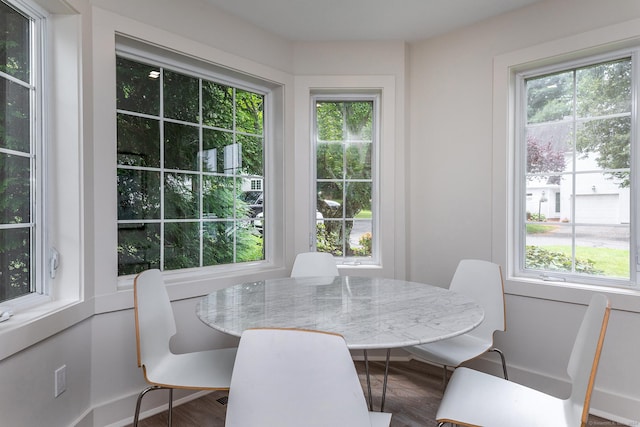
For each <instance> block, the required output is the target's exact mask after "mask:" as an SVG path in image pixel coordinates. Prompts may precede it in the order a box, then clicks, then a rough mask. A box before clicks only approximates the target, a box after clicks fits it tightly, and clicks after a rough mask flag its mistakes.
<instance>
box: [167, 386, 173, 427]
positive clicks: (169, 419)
mask: <svg viewBox="0 0 640 427" xmlns="http://www.w3.org/2000/svg"><path fill="white" fill-rule="evenodd" d="M172 418H173V389H172V388H170V389H169V414H168V420H167V426H168V427H171V425H172V424H173V420H172Z"/></svg>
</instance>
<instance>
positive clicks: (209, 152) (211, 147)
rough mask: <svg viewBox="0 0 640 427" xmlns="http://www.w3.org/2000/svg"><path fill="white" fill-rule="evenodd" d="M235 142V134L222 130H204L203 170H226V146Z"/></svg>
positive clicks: (221, 171)
mask: <svg viewBox="0 0 640 427" xmlns="http://www.w3.org/2000/svg"><path fill="white" fill-rule="evenodd" d="M232 144H233V134H232V133H231V132H224V131H220V130H211V129H203V130H202V149H203V153H202V170H203V171H205V172H219V173H223V172H224V153H225V147H227V146H230V145H232Z"/></svg>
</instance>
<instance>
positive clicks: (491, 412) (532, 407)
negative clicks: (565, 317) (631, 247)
mask: <svg viewBox="0 0 640 427" xmlns="http://www.w3.org/2000/svg"><path fill="white" fill-rule="evenodd" d="M610 310H611V309H610V306H609V301H608V300H607V298H606V297H605V296H604V295H600V294H596V295H594V296H593V297H592V298H591V302H590V304H589V307H588V308H587V311H586V313H585V315H584V318H583V320H582V324H581V325H580V329H579V330H578V334H577V337H576V340H575V342H574V345H573V349H572V351H571V356H570V358H569V363H568V368H567V373H568V374H569V379H570V382H571V393H570V395H569V397H568V398H566V399H562V398H558V397H555V396H551V395H549V394H546V393H542V392H540V391H538V390H535V389H532V388H529V387H526V386H524V385H520V384H517V383H515V382H512V381H506V380H503V379H502V378H499V377H496V376H493V375H489V374H486V373H483V372H479V371H474V370H472V369H469V368H458V369H456V370H455V372H454V373H453V375H452V376H451V380H450V381H449V384H448V386H447V389H446V391H445V393H444V396H443V398H442V401H441V403H440V407H439V408H438V412H437V413H436V420H437V422H438V425H439V426H443V425H444V424H446V423H450V424H458V425H465V426H491V427H513V426H518V427H546V426H556V427H578V426H583V427H584V426H586V425H587V419H588V416H589V404H590V399H591V392H592V390H593V385H594V382H595V378H596V372H597V369H598V362H599V360H600V353H601V351H602V345H603V342H604V337H605V333H606V330H607V323H608V320H609V313H610Z"/></svg>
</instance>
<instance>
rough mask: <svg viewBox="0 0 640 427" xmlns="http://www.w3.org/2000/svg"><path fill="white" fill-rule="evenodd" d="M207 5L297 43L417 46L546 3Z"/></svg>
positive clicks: (376, 0) (234, 0) (238, 0)
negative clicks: (399, 42)
mask: <svg viewBox="0 0 640 427" xmlns="http://www.w3.org/2000/svg"><path fill="white" fill-rule="evenodd" d="M206 1H208V2H209V3H211V4H213V5H215V6H217V7H219V8H220V9H222V10H224V11H226V12H228V13H230V14H232V15H235V16H237V17H240V18H242V19H243V20H245V21H248V22H251V23H253V24H254V25H256V26H258V27H260V28H263V29H265V30H267V31H269V32H272V33H275V34H278V35H280V36H282V37H284V38H287V39H289V40H293V41H347V40H405V41H415V40H421V39H426V38H429V37H432V36H435V35H438V34H442V33H446V32H448V31H451V30H453V29H456V28H460V27H463V26H466V25H469V24H472V23H474V22H477V21H481V20H483V19H486V18H489V17H491V16H495V15H499V14H501V13H505V12H508V11H511V10H514V9H518V8H520V7H523V6H526V5H529V4H532V3H536V2H539V1H541V0H206Z"/></svg>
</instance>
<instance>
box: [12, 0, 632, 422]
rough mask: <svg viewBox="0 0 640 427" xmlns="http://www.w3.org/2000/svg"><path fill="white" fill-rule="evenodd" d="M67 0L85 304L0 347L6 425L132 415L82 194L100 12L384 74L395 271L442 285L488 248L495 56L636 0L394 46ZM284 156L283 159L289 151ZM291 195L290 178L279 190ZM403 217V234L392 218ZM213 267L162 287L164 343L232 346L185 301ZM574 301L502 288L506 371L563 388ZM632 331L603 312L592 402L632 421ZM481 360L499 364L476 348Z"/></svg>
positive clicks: (236, 46) (101, 41)
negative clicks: (390, 95)
mask: <svg viewBox="0 0 640 427" xmlns="http://www.w3.org/2000/svg"><path fill="white" fill-rule="evenodd" d="M48 1H57V0H48ZM71 2H72V3H77V6H78V8H79V10H80V12H81V13H82V16H83V47H84V49H83V52H82V56H83V69H82V73H83V76H84V80H85V86H84V94H83V96H84V99H85V103H86V106H85V108H86V110H85V112H84V122H83V127H84V129H85V140H84V150H85V151H84V156H85V157H84V159H85V161H86V162H87V165H86V172H85V173H86V174H87V176H86V177H85V183H84V184H85V187H84V188H85V189H86V196H87V200H88V201H89V202H88V205H87V206H85V207H84V210H85V215H86V218H85V222H86V236H85V242H84V244H85V246H86V247H85V258H86V260H85V270H86V272H85V273H84V274H85V276H86V277H87V279H86V283H85V284H84V285H85V286H84V295H85V297H86V298H87V303H89V304H94V303H95V306H96V313H97V314H96V315H95V316H93V317H91V318H89V319H87V320H85V321H82V322H79V323H77V324H76V325H74V326H72V327H70V328H68V329H66V330H64V331H63V332H60V333H58V334H57V335H54V336H52V337H51V338H49V339H46V340H43V341H41V342H39V343H37V344H36V345H34V346H32V347H30V348H27V349H25V350H23V351H22V352H19V353H16V354H15V355H13V356H11V357H9V358H7V359H4V360H2V361H0V378H2V379H3V382H2V384H1V385H0V419H2V423H3V424H5V423H6V424H7V425H15V426H40V425H60V426H63V425H80V426H85V425H86V426H91V425H96V426H103V425H109V424H112V423H114V425H120V424H121V421H126V419H127V418H130V417H131V416H132V415H133V409H134V404H135V395H136V394H137V393H138V392H139V391H140V389H141V387H143V381H142V376H141V373H140V372H139V370H138V368H137V367H136V360H135V341H134V336H133V315H132V312H131V309H130V307H131V301H130V300H131V293H130V290H129V291H127V290H126V289H125V290H118V289H117V287H116V286H115V280H114V278H113V277H111V276H112V273H111V272H110V270H109V268H111V267H109V268H106V269H105V267H104V265H103V264H105V259H103V257H102V256H101V254H103V253H105V251H107V250H111V249H108V248H110V247H112V246H109V245H104V244H103V243H104V242H105V241H110V240H109V239H113V237H112V236H110V235H109V233H110V232H109V231H108V230H105V229H104V227H100V226H97V225H94V223H97V224H102V223H103V221H102V216H101V215H104V212H102V209H101V205H100V201H99V200H97V201H96V202H95V203H96V204H95V205H94V204H93V202H91V200H93V198H92V197H93V196H92V193H95V194H98V195H100V197H102V196H103V194H102V193H100V192H95V189H96V188H98V189H100V188H104V187H101V186H102V185H107V184H105V183H102V182H100V180H101V179H104V178H101V177H104V176H109V177H110V178H109V179H111V177H112V176H113V175H109V174H108V173H105V170H106V169H109V168H113V167H114V166H113V163H112V162H111V161H110V160H109V161H108V162H106V161H105V160H104V159H105V158H109V157H108V156H107V157H105V156H104V155H103V153H102V152H101V151H100V150H101V149H102V148H101V147H102V146H103V145H104V144H105V143H106V144H109V143H112V141H111V142H109V137H107V136H105V135H109V132H113V129H111V128H110V126H111V127H113V121H110V120H111V119H109V117H110V115H112V114H113V111H111V110H112V109H109V108H105V107H104V104H105V103H106V104H110V103H113V100H112V99H111V98H110V97H111V94H112V93H114V91H113V90H112V88H111V87H109V86H108V85H107V86H106V87H105V80H102V79H101V78H100V77H101V76H103V74H102V73H103V72H104V70H101V67H102V66H104V64H109V63H110V61H113V55H114V52H113V40H112V39H109V37H106V38H104V37H102V36H99V35H100V34H108V33H102V32H103V31H105V26H106V27H108V28H113V25H114V24H113V21H114V20H118V21H119V22H120V23H122V22H125V21H126V24H127V25H133V24H136V23H140V28H143V30H141V31H143V32H144V31H147V33H148V34H151V33H155V34H157V35H158V36H159V37H160V38H163V39H164V41H166V42H168V44H170V45H174V46H191V47H193V46H196V49H197V50H198V51H199V52H205V53H206V54H207V55H209V54H211V55H212V56H216V57H218V58H222V57H224V58H226V59H225V60H228V61H229V63H231V64H232V65H233V66H235V67H237V68H240V69H242V68H243V67H244V68H245V69H251V70H253V71H256V72H257V74H258V75H263V76H269V77H270V78H273V80H275V81H284V82H285V83H286V85H287V86H288V87H289V89H290V88H291V87H292V86H293V85H292V84H291V83H292V82H293V80H294V79H293V76H294V75H295V76H304V77H305V78H307V77H313V76H333V78H335V77H336V76H351V77H353V76H357V75H369V76H386V77H389V78H393V79H394V81H395V89H394V91H395V94H394V95H395V102H394V104H395V109H394V111H393V112H392V113H391V114H393V115H394V116H395V118H394V121H393V122H394V125H395V130H394V133H393V135H394V138H395V142H396V144H397V152H396V157H395V159H394V165H395V168H396V171H397V175H398V176H399V178H398V179H397V181H396V182H394V184H393V191H396V192H397V193H398V194H396V195H395V197H396V201H397V208H395V209H396V210H395V211H394V215H396V216H397V217H398V218H397V221H396V224H395V226H394V233H395V234H396V236H393V235H392V236H391V237H390V238H394V237H395V238H397V240H394V241H396V249H395V252H394V253H395V260H394V265H395V268H394V269H393V274H394V275H396V277H402V276H404V274H405V262H406V265H407V270H406V272H407V274H406V275H407V277H408V278H409V279H412V280H419V281H425V282H428V283H433V284H439V285H446V284H447V283H448V281H449V280H450V277H451V275H452V274H453V270H454V268H455V265H456V264H457V262H458V260H459V259H460V258H463V257H478V258H485V259H490V258H491V256H492V253H493V250H494V247H493V244H492V224H493V221H492V218H493V213H494V212H493V211H492V203H493V202H492V200H493V199H494V198H495V195H494V194H493V193H492V191H493V190H492V189H493V182H492V180H493V176H494V175H495V173H494V170H493V169H492V138H493V136H492V132H493V129H492V123H493V120H492V103H493V99H492V97H493V91H492V86H491V82H492V79H493V69H492V67H493V58H494V56H495V55H499V54H502V53H504V52H509V51H511V50H514V49H521V48H523V47H527V46H531V45H534V44H539V43H542V42H545V41H549V40H554V39H555V38H557V37H565V36H568V35H572V34H578V33H581V32H583V31H587V30H590V29H592V28H595V27H599V26H604V25H611V24H615V23H617V22H622V21H624V20H627V19H631V18H634V17H640V3H638V2H637V1H636V0H617V1H616V7H611V5H609V4H606V3H605V2H601V1H599V0H571V1H564V0H552V1H548V2H543V3H540V4H538V5H535V6H533V7H530V8H528V9H526V10H524V11H519V12H514V13H511V14H508V15H505V16H503V17H499V18H496V19H493V20H490V21H487V22H484V23H481V24H478V25H475V26H473V27H470V28H467V29H463V30H460V31H456V32H454V33H451V34H448V35H446V36H442V37H439V38H436V39H433V40H429V41H424V42H419V43H414V44H412V45H411V47H410V50H409V54H408V55H407V50H406V46H404V44H403V43H395V42H390V43H365V44H362V43H337V44H324V43H318V44H314V43H302V44H295V45H294V44H291V43H289V42H288V41H286V40H282V39H280V38H278V37H276V36H273V35H270V34H267V33H264V32H263V31H261V30H258V29H256V28H254V27H252V26H250V25H248V24H245V23H243V22H240V21H238V20H236V19H234V18H232V17H230V16H228V15H226V14H224V13H220V12H218V11H216V10H215V9H213V8H212V7H210V6H208V5H207V4H206V3H205V1H204V0H182V1H180V2H176V1H169V0H162V1H159V0H137V1H130V0H93V2H92V3H93V4H94V5H96V6H98V8H97V9H92V8H91V4H90V2H89V0H73V1H71ZM118 17H120V18H118ZM108 28H106V29H108ZM149 28H157V31H156V32H154V31H151V30H150V29H149ZM191 47H190V48H191ZM214 59H215V58H214ZM289 92H291V90H289ZM286 96H287V98H286V103H287V108H288V111H287V112H286V113H285V114H286V116H287V122H288V125H287V126H291V128H287V129H285V136H284V138H285V139H286V140H287V142H288V143H292V141H293V139H294V138H293V128H292V126H293V125H292V121H293V120H292V118H293V117H294V114H293V108H294V106H293V100H294V97H293V94H291V93H288V94H287V95H286ZM103 113H104V114H103ZM387 113H388V112H387ZM407 125H408V126H407ZM296 143H297V142H296ZM287 156H289V157H288V160H289V161H291V160H292V159H293V155H292V154H291V155H290V154H287ZM405 164H406V166H407V167H406V168H405V167H404V165H405ZM405 169H406V170H407V172H406V175H403V174H402V173H401V171H403V170H405ZM405 180H406V182H407V183H408V184H407V188H406V189H405V187H404V186H405ZM109 185H112V184H109ZM106 188H108V186H107V187H106ZM100 197H97V198H96V199H99V198H100ZM105 197H106V196H105ZM114 197H115V196H114ZM294 201H295V195H294V188H293V186H292V185H291V186H289V187H287V203H289V204H291V203H294ZM404 207H406V212H404V216H403V214H402V211H403V210H404ZM114 210H115V208H114ZM405 220H406V228H407V230H411V232H410V233H405ZM405 236H406V239H407V243H406V246H405V244H404V240H403V239H405ZM105 246H106V249H105ZM405 249H406V251H405ZM110 262H111V261H108V262H107V263H106V264H109V263H110ZM281 273H282V272H276V273H274V274H281ZM224 280H226V279H224V278H223V279H220V280H218V279H217V278H216V279H215V280H210V281H202V282H200V283H197V284H196V285H197V286H196V285H194V289H197V291H194V293H193V294H192V295H190V296H189V295H183V294H180V292H179V291H178V290H170V291H171V293H172V295H174V297H176V298H177V299H179V301H176V302H174V309H175V312H176V317H177V322H178V330H179V331H180V332H181V334H180V335H179V336H177V337H176V338H175V340H174V342H173V343H172V344H173V346H174V348H175V349H176V350H182V351H186V350H192V349H198V348H214V347H225V346H229V345H234V343H235V341H234V340H233V339H231V338H229V337H226V336H222V335H220V334H217V333H215V332H213V331H211V330H209V329H208V328H206V327H204V326H203V325H201V324H200V322H199V321H198V320H197V319H196V318H195V315H194V304H195V303H196V301H197V299H196V298H192V297H195V296H197V295H196V294H197V293H198V292H202V293H204V292H206V291H207V289H212V288H213V287H216V286H222V285H224V283H225V281H224ZM228 280H231V279H228ZM94 296H95V297H94ZM583 309H584V307H583V306H581V305H574V304H566V303H561V302H549V301H546V300H544V299H541V298H528V297H523V296H518V295H509V296H508V299H507V317H508V328H509V330H508V332H507V333H506V334H504V335H502V336H500V337H498V345H499V346H501V347H502V348H503V349H504V350H505V351H506V354H507V360H508V362H509V364H510V367H511V374H512V376H513V377H514V379H516V380H521V381H523V382H528V383H531V384H540V385H544V384H548V383H549V381H551V383H552V384H553V391H554V392H561V391H562V390H563V387H564V384H563V382H562V378H563V370H562V369H563V363H564V362H563V361H564V359H565V358H566V356H567V353H568V343H570V342H571V341H572V340H573V336H574V334H575V329H576V328H577V324H578V322H579V320H580V317H581V314H582V312H583ZM637 330H640V316H639V315H638V314H636V313H632V312H626V311H616V312H614V313H613V315H612V318H611V324H610V330H609V335H608V338H607V341H606V343H605V350H604V352H603V359H602V364H601V370H600V375H599V377H598V383H597V387H598V390H597V392H596V395H595V396H594V402H593V403H594V407H595V408H597V409H600V410H602V411H605V412H609V413H611V414H615V415H617V416H619V417H622V418H627V419H635V420H639V419H640V413H639V412H638V411H639V410H640V409H638V408H640V405H639V404H638V403H640V390H639V389H638V388H637V386H636V384H638V383H640V373H639V371H638V370H637V369H634V367H635V366H637V363H636V360H635V359H637V356H636V355H637V354H638V351H639V350H640V348H639V347H640V346H639V344H638V339H637V338H635V336H634V335H632V337H631V338H629V331H637ZM635 335H637V334H635ZM487 360H491V358H490V357H488V358H487ZM61 364H66V365H67V369H68V388H67V391H66V392H65V393H63V395H62V396H61V397H59V398H58V399H54V398H53V371H54V370H55V368H57V367H58V366H60V365H61ZM480 365H481V366H483V367H485V368H486V369H489V370H492V369H496V372H497V369H498V368H497V366H496V365H495V364H493V363H490V362H485V361H483V362H481V363H480ZM554 379H559V380H558V381H554ZM149 399H150V401H149V402H147V404H146V405H145V409H151V408H153V407H154V406H157V405H161V404H162V403H164V396H158V397H150V398H149Z"/></svg>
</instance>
